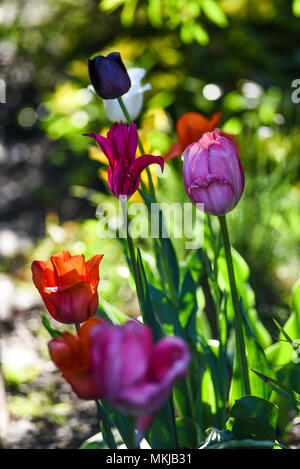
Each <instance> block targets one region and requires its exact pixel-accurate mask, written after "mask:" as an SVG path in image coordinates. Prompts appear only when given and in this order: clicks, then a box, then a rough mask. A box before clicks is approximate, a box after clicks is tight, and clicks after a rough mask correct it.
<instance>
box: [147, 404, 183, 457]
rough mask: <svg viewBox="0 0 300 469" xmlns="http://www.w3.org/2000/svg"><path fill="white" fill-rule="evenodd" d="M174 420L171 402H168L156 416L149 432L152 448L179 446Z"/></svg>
mask: <svg viewBox="0 0 300 469" xmlns="http://www.w3.org/2000/svg"><path fill="white" fill-rule="evenodd" d="M172 421H173V415H172V411H171V407H170V404H169V402H167V403H166V404H165V405H164V406H163V407H162V408H161V409H160V411H159V412H158V413H157V414H156V415H155V417H154V422H153V425H152V427H151V429H150V432H149V440H150V446H151V448H153V449H171V448H173V449H174V448H176V447H177V443H176V436H175V432H174V427H173V425H172V423H171V422H172Z"/></svg>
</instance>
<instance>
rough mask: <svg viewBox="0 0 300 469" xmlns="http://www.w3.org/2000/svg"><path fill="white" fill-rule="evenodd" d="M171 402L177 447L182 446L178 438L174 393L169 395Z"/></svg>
mask: <svg viewBox="0 0 300 469" xmlns="http://www.w3.org/2000/svg"><path fill="white" fill-rule="evenodd" d="M169 404H170V408H171V414H172V423H173V431H174V438H175V443H176V448H180V446H179V440H178V433H177V427H176V414H175V405H174V398H173V393H172V394H171V396H170V397H169Z"/></svg>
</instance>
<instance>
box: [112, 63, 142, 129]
mask: <svg viewBox="0 0 300 469" xmlns="http://www.w3.org/2000/svg"><path fill="white" fill-rule="evenodd" d="M145 73H146V70H145V69H143V68H130V69H129V70H128V75H129V78H130V80H131V86H130V89H129V91H128V92H127V93H125V94H124V95H123V97H122V99H123V101H124V104H125V106H126V108H127V111H128V113H129V115H130V117H131V120H135V119H136V118H137V117H138V115H139V114H140V112H141V110H142V107H143V101H144V92H145V91H147V90H150V89H151V85H150V83H146V84H145V85H142V83H141V81H142V79H143V78H144V76H145ZM104 109H105V112H106V114H107V117H108V118H109V120H111V121H112V122H121V121H123V122H126V118H125V116H124V114H123V111H122V109H121V107H120V104H119V102H118V100H117V99H107V100H106V101H104Z"/></svg>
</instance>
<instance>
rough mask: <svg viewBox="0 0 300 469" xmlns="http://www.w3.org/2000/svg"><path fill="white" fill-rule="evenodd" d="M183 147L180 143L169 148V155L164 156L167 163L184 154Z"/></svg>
mask: <svg viewBox="0 0 300 469" xmlns="http://www.w3.org/2000/svg"><path fill="white" fill-rule="evenodd" d="M182 150H183V148H182V146H181V144H180V142H175V143H173V145H172V146H171V147H170V148H169V150H168V151H167V153H166V154H165V156H164V159H165V161H169V160H173V158H176V157H177V156H179V155H180V154H181V153H182Z"/></svg>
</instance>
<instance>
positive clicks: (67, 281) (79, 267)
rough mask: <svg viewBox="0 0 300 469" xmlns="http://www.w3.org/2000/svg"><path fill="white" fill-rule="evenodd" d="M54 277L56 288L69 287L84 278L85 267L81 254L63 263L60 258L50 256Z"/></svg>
mask: <svg viewBox="0 0 300 469" xmlns="http://www.w3.org/2000/svg"><path fill="white" fill-rule="evenodd" d="M51 262H52V264H53V267H54V276H55V279H56V285H57V286H58V287H67V288H69V287H71V286H73V285H76V284H77V283H81V282H82V281H83V280H84V279H85V278H86V267H85V260H84V256H83V254H81V255H79V256H73V257H72V258H71V259H70V260H67V261H65V260H64V259H63V258H62V257H59V256H52V257H51Z"/></svg>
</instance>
